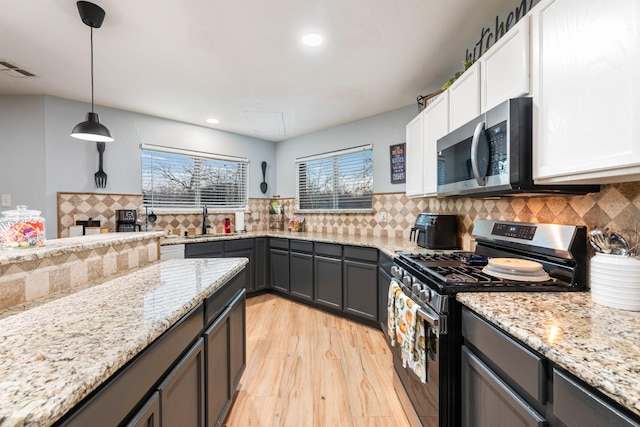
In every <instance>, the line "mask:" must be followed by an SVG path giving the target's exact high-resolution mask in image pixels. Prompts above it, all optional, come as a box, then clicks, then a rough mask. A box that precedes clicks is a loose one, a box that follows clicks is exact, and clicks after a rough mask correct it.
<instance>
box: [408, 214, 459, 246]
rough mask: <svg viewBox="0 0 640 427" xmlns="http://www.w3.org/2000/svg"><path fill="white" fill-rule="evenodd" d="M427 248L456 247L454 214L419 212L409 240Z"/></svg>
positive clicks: (456, 235)
mask: <svg viewBox="0 0 640 427" xmlns="http://www.w3.org/2000/svg"><path fill="white" fill-rule="evenodd" d="M414 239H415V242H416V245H418V246H420V247H422V248H427V249H458V248H459V246H458V222H457V219H456V216H455V215H443V214H438V213H426V212H423V213H420V214H418V218H416V224H415V225H414V226H413V227H412V228H411V232H410V233H409V240H411V241H414Z"/></svg>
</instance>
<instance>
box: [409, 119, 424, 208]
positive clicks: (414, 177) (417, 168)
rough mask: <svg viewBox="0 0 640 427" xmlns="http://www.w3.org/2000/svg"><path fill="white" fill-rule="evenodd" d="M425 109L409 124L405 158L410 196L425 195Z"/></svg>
mask: <svg viewBox="0 0 640 427" xmlns="http://www.w3.org/2000/svg"><path fill="white" fill-rule="evenodd" d="M423 117H424V110H423V111H422V112H420V114H418V115H417V116H416V117H415V118H414V119H413V120H411V121H410V122H409V124H408V125H407V135H406V137H407V141H406V144H407V146H406V148H407V152H406V154H405V159H407V164H406V166H407V180H406V184H405V192H406V193H407V196H408V197H421V196H423V195H424V191H423V189H422V181H423V178H422V176H423V175H422V168H423V165H422V157H423V148H422V146H423V145H422V138H423V136H422V133H423V130H422V119H423Z"/></svg>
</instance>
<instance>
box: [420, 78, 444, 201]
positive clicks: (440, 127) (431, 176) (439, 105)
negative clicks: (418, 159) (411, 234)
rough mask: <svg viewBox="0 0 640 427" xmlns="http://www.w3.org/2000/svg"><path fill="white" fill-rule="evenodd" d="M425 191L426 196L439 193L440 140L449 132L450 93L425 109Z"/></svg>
mask: <svg viewBox="0 0 640 427" xmlns="http://www.w3.org/2000/svg"><path fill="white" fill-rule="evenodd" d="M423 129H424V130H423V134H424V135H423V190H424V193H425V196H435V195H436V194H437V192H438V150H437V148H438V144H437V143H438V139H439V138H442V137H443V136H445V135H446V134H447V133H448V132H449V91H445V92H443V93H441V94H440V95H438V97H437V98H436V99H435V100H434V101H433V102H431V104H429V106H428V107H427V108H426V109H425V114H424V119H423Z"/></svg>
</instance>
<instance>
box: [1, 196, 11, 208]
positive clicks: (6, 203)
mask: <svg viewBox="0 0 640 427" xmlns="http://www.w3.org/2000/svg"><path fill="white" fill-rule="evenodd" d="M7 206H11V194H3V195H2V207H3V208H5V207H7Z"/></svg>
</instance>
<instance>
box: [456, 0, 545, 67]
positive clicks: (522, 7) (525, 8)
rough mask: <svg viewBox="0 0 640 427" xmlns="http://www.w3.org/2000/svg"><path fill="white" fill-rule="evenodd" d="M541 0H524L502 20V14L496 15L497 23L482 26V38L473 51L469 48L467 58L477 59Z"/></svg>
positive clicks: (470, 59)
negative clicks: (492, 25)
mask: <svg viewBox="0 0 640 427" xmlns="http://www.w3.org/2000/svg"><path fill="white" fill-rule="evenodd" d="M539 1H540V0H529V1H528V2H527V0H522V1H521V2H520V4H519V5H518V6H516V8H515V10H512V11H511V12H509V14H508V15H507V17H506V19H504V20H500V16H499V15H496V24H495V27H494V28H493V29H492V28H489V27H487V28H485V27H483V28H482V31H481V33H480V39H479V40H478V42H477V43H476V44H475V46H474V47H473V50H472V51H469V49H467V53H466V60H467V61H476V60H477V59H478V58H480V57H481V56H482V55H483V54H484V53H485V52H486V51H487V49H489V48H490V47H491V46H492V45H493V44H494V43H495V42H497V41H498V40H500V38H501V37H502V36H504V34H505V33H506V32H507V31H509V28H511V27H513V26H514V25H515V24H516V23H517V22H518V21H519V20H520V19H521V18H522V17H523V16H524V15H526V14H527V13H528V12H529V11H530V10H531V8H532V7H533V6H535V5H536V4H538V2H539Z"/></svg>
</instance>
